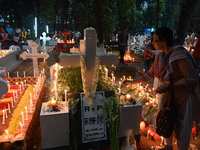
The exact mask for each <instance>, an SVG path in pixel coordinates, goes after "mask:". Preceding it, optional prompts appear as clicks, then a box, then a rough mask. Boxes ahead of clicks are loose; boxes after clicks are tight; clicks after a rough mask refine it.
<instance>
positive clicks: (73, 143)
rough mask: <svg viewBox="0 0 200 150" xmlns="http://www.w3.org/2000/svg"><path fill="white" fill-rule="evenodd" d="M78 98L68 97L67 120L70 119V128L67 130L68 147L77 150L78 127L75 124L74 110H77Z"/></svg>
mask: <svg viewBox="0 0 200 150" xmlns="http://www.w3.org/2000/svg"><path fill="white" fill-rule="evenodd" d="M78 101H79V99H69V100H68V107H69V121H70V130H69V147H70V150H77V143H78V136H77V135H78V133H77V132H78V129H77V126H76V123H75V122H76V121H75V120H76V117H75V115H76V112H77V103H78Z"/></svg>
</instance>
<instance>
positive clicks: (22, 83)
mask: <svg viewBox="0 0 200 150" xmlns="http://www.w3.org/2000/svg"><path fill="white" fill-rule="evenodd" d="M21 85H22V90H24V82H21Z"/></svg>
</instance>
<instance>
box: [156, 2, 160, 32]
mask: <svg viewBox="0 0 200 150" xmlns="http://www.w3.org/2000/svg"><path fill="white" fill-rule="evenodd" d="M159 5H160V0H157V5H156V29H157V28H158V27H159V20H160V16H159V15H160V6H159Z"/></svg>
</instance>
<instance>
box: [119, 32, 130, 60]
mask: <svg viewBox="0 0 200 150" xmlns="http://www.w3.org/2000/svg"><path fill="white" fill-rule="evenodd" d="M127 41H128V34H127V29H124V30H123V31H122V32H121V33H120V34H119V36H118V46H119V52H120V63H124V55H125V51H126V49H127Z"/></svg>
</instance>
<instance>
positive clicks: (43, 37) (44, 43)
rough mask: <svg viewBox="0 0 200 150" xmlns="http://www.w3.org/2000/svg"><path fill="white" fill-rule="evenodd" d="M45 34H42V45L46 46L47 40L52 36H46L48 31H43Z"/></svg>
mask: <svg viewBox="0 0 200 150" xmlns="http://www.w3.org/2000/svg"><path fill="white" fill-rule="evenodd" d="M42 35H43V36H40V40H42V47H45V48H46V41H49V40H50V39H51V38H50V37H46V33H45V32H43V33H42Z"/></svg>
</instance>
